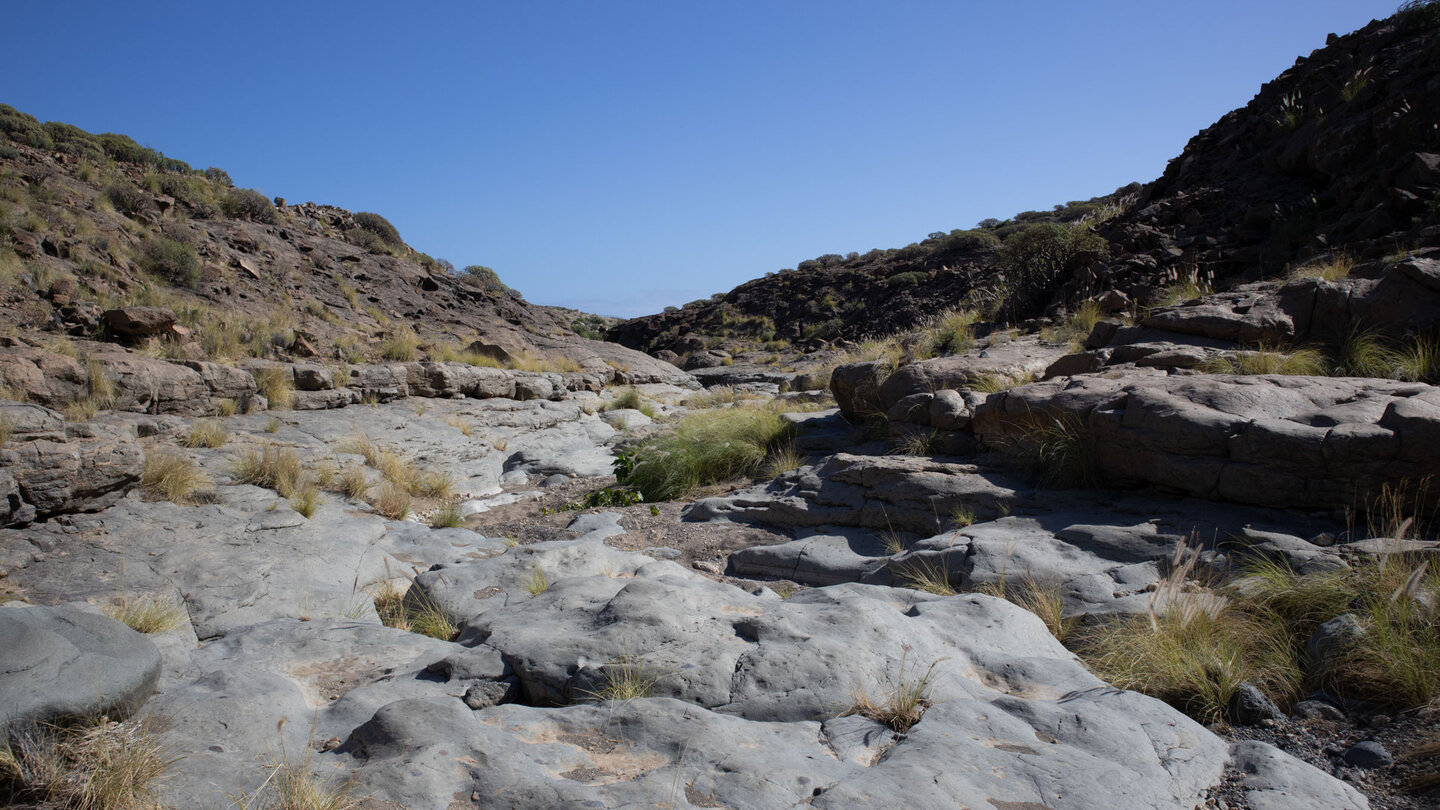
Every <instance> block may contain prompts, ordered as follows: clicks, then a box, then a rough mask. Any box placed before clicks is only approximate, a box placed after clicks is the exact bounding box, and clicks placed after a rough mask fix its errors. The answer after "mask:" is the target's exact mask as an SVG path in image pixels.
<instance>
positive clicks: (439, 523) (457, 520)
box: [430, 501, 465, 529]
mask: <svg viewBox="0 0 1440 810" xmlns="http://www.w3.org/2000/svg"><path fill="white" fill-rule="evenodd" d="M464 525H465V516H464V515H462V514H460V504H458V503H456V502H454V501H446V502H445V503H443V504H441V505H440V508H439V509H437V510H436V511H435V514H434V515H432V516H431V517H430V528H432V529H454V528H457V527H460V526H464Z"/></svg>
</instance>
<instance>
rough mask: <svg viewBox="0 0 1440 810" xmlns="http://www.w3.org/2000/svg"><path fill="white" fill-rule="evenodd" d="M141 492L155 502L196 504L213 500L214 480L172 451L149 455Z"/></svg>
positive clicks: (141, 483) (142, 476)
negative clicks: (212, 482) (212, 488)
mask: <svg viewBox="0 0 1440 810" xmlns="http://www.w3.org/2000/svg"><path fill="white" fill-rule="evenodd" d="M140 490H141V492H143V493H144V494H145V497H147V498H150V499H152V500H164V501H170V502H171V503H177V504H181V505H182V506H183V505H193V504H197V503H206V502H208V501H210V500H211V499H212V498H213V491H212V490H211V482H210V477H209V476H208V475H206V474H205V473H204V472H203V471H202V470H201V469H200V468H199V467H198V466H196V464H195V462H193V461H191V460H190V459H189V458H188V457H186V456H183V455H181V454H179V453H176V452H174V451H170V450H156V451H155V452H153V453H147V454H146V455H145V468H144V471H143V472H141V474H140Z"/></svg>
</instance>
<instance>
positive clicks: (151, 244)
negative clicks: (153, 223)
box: [140, 237, 200, 287]
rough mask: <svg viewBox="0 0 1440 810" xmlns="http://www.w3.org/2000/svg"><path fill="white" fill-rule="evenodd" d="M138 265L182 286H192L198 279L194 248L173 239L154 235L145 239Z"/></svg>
mask: <svg viewBox="0 0 1440 810" xmlns="http://www.w3.org/2000/svg"><path fill="white" fill-rule="evenodd" d="M140 267H141V268H142V269H144V270H145V272H147V273H150V274H152V275H155V276H158V277H160V278H163V279H165V280H166V281H169V282H171V283H172V284H177V285H179V286H182V287H194V286H195V285H196V284H198V283H199V281H200V257H199V256H198V255H196V253H195V248H194V247H192V246H190V245H187V244H185V243H184V242H176V241H175V240H173V239H166V238H164V237H154V238H152V239H150V240H149V241H147V242H146V243H145V247H144V249H143V251H142V252H141V254H140Z"/></svg>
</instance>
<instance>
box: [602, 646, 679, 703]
mask: <svg viewBox="0 0 1440 810" xmlns="http://www.w3.org/2000/svg"><path fill="white" fill-rule="evenodd" d="M600 672H601V681H600V686H599V687H598V688H597V689H595V690H594V691H590V692H586V693H585V696H586V697H588V698H590V699H592V700H597V701H607V700H618V701H626V700H635V699H637V698H647V697H653V696H654V695H655V685H656V684H658V683H659V682H660V680H661V679H662V678H664V677H665V673H663V672H661V671H660V670H658V669H656V668H655V667H652V666H650V665H648V664H646V663H645V662H644V661H643V660H641V659H640V658H638V657H636V656H631V655H626V656H621V657H620V659H619V660H617V661H612V662H610V663H607V664H606V665H605V666H603V667H601V670H600Z"/></svg>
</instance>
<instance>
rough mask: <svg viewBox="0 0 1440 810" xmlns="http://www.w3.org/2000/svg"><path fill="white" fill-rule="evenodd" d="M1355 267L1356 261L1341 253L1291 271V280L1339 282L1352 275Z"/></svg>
mask: <svg viewBox="0 0 1440 810" xmlns="http://www.w3.org/2000/svg"><path fill="white" fill-rule="evenodd" d="M1354 267H1355V260H1354V259H1352V258H1350V257H1349V256H1347V255H1345V254H1344V253H1340V254H1338V255H1335V256H1332V257H1330V258H1329V259H1326V260H1325V261H1321V262H1311V263H1310V264H1304V265H1301V266H1299V267H1296V268H1295V269H1293V270H1291V271H1290V278H1291V279H1292V280H1293V279H1303V278H1315V279H1320V280H1321V281H1339V280H1340V279H1342V278H1347V277H1349V275H1350V270H1351V269H1353V268H1354Z"/></svg>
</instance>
